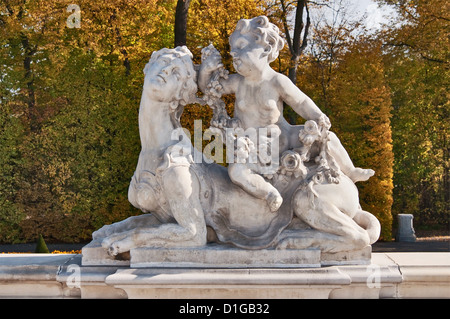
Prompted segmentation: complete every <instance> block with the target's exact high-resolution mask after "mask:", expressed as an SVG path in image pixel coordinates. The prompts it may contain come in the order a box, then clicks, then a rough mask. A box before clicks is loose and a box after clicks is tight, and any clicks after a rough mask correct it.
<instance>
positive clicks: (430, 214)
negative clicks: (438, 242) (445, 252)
mask: <svg viewBox="0 0 450 319" xmlns="http://www.w3.org/2000/svg"><path fill="white" fill-rule="evenodd" d="M380 2H383V3H388V4H391V5H392V6H393V8H395V9H396V13H397V14H396V15H395V17H394V18H393V21H391V24H392V25H397V26H398V27H397V28H393V29H391V30H387V31H386V32H385V33H384V34H383V41H384V43H385V45H384V51H385V65H386V71H387V72H386V73H387V76H386V78H387V80H388V82H389V86H390V87H391V90H392V101H393V112H392V113H393V117H392V130H393V140H394V153H395V162H394V185H395V187H394V206H393V210H394V212H395V214H398V213H410V214H413V215H414V217H415V221H414V222H415V225H416V226H418V227H419V228H429V229H430V228H431V229H432V228H437V229H442V228H444V229H447V231H448V227H449V220H450V218H449V212H450V209H449V208H450V207H449V205H450V204H449V203H450V197H449V196H450V180H449V167H450V160H449V137H450V136H449V132H450V127H449V123H450V120H449V109H450V107H449V100H450V99H449V93H448V87H449V83H450V82H449V80H450V78H449V71H448V70H449V66H450V60H449V58H450V53H449V48H450V43H449V41H450V40H449V34H450V27H449V23H448V21H449V19H450V16H449V12H450V10H449V9H450V4H449V3H448V1H443V0H436V1H422V0H416V1H409V0H395V1H394V0H389V1H380Z"/></svg>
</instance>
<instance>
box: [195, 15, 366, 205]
mask: <svg viewBox="0 0 450 319" xmlns="http://www.w3.org/2000/svg"><path fill="white" fill-rule="evenodd" d="M230 47H231V51H230V54H231V56H232V58H233V66H234V68H235V70H236V72H237V73H236V74H231V75H228V76H227V77H222V78H221V79H220V80H219V84H220V86H219V91H220V93H222V94H230V93H235V95H236V101H235V108H234V118H235V121H236V122H237V123H239V124H240V127H241V128H242V129H244V130H247V129H250V128H254V129H259V128H268V129H270V130H271V132H272V134H271V136H272V138H279V139H280V140H279V150H280V153H283V152H284V151H286V150H288V149H292V148H298V147H301V146H303V145H304V143H303V144H299V142H300V141H299V139H298V136H299V131H300V132H301V131H302V130H303V126H291V125H289V124H288V123H287V121H286V120H285V119H284V117H283V103H287V104H288V105H290V106H291V107H292V109H293V110H294V111H295V112H296V113H297V114H298V115H300V116H301V117H303V118H304V119H306V120H312V121H315V122H316V123H317V125H318V128H319V131H324V132H326V133H324V134H326V138H327V139H328V140H329V143H328V145H329V155H330V158H331V157H332V158H334V159H335V160H336V162H337V164H338V166H339V167H340V169H341V170H342V171H343V172H344V174H345V175H347V176H348V177H350V178H351V179H352V180H353V181H354V182H357V181H364V180H367V179H369V178H370V177H371V176H372V175H373V174H374V171H373V170H371V169H361V168H356V167H354V165H353V163H352V161H351V159H350V157H349V156H348V154H347V152H346V150H345V149H344V147H343V146H342V144H341V143H340V141H339V139H338V138H337V137H336V135H335V134H333V133H331V132H329V131H328V129H329V128H330V126H331V125H330V121H329V119H328V117H327V116H326V115H325V114H324V113H323V112H322V111H321V110H320V109H319V108H318V107H317V105H316V104H315V103H314V102H313V101H312V100H311V99H310V98H309V97H308V96H306V95H305V94H304V93H303V92H302V91H300V90H299V89H298V88H297V86H295V85H294V84H293V83H292V82H291V80H290V79H289V78H288V77H286V76H285V75H283V74H280V73H278V72H276V71H275V70H273V69H272V68H271V67H270V63H271V62H273V61H274V60H275V59H276V58H277V57H278V54H279V51H280V50H281V49H282V48H283V47H284V40H283V39H282V38H281V36H280V35H279V30H278V27H277V26H275V25H274V24H272V23H270V22H269V20H268V19H267V17H265V16H260V17H257V18H253V19H243V20H240V21H239V22H238V24H237V26H236V29H235V31H234V32H233V33H232V35H231V37H230ZM211 51H212V49H211V48H210V49H209V50H208V57H207V58H205V59H202V65H201V68H200V73H199V87H200V89H201V90H202V91H204V92H205V93H208V84H209V83H210V82H211V78H212V77H213V76H214V75H215V73H216V72H217V71H218V70H220V69H221V68H223V65H222V63H221V62H220V61H221V58H220V55H218V52H217V51H213V52H212V53H211ZM217 87H218V86H217V85H215V86H214V88H215V90H216V91H217V90H218V89H217ZM302 134H303V133H300V135H302ZM315 146H317V145H315ZM310 152H311V153H312V156H318V155H319V152H320V149H317V148H316V150H314V148H313V149H312V150H310ZM228 167H229V169H228V173H229V175H230V178H231V180H232V181H233V182H234V183H236V184H237V185H239V186H241V187H242V188H243V189H244V190H246V191H247V192H248V193H250V194H252V195H253V196H255V197H258V198H261V199H265V200H266V201H267V203H268V205H269V207H270V209H271V210H272V211H277V210H278V209H279V207H280V206H281V204H282V202H283V198H282V196H281V194H280V193H279V191H278V190H277V189H276V188H275V187H274V186H273V185H272V184H270V183H269V182H266V181H265V180H264V178H263V177H262V176H261V169H260V165H259V166H258V165H252V164H249V163H233V164H230V165H229V166H228Z"/></svg>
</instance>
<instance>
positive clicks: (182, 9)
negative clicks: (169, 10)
mask: <svg viewBox="0 0 450 319" xmlns="http://www.w3.org/2000/svg"><path fill="white" fill-rule="evenodd" d="M190 3H191V0H178V2H177V9H176V12H175V47H177V46H182V45H186V29H187V16H188V10H189V4H190Z"/></svg>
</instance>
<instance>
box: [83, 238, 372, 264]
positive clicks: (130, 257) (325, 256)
mask: <svg viewBox="0 0 450 319" xmlns="http://www.w3.org/2000/svg"><path fill="white" fill-rule="evenodd" d="M371 253H372V247H371V246H367V247H365V248H363V249H361V250H357V251H345V252H339V253H322V252H321V251H320V250H318V249H302V250H296V249H280V250H277V249H259V250H244V249H239V248H235V247H232V246H227V245H217V244H208V245H207V246H205V247H200V248H136V249H132V250H131V251H130V252H129V253H127V254H126V255H119V256H117V257H118V258H117V257H116V258H114V257H111V256H109V255H108V254H107V252H106V250H105V249H104V248H103V247H102V246H101V244H100V242H99V241H92V242H91V243H89V244H88V245H86V246H84V247H83V249H82V254H83V259H82V265H83V266H130V267H132V268H146V267H167V268H185V267H199V268H205V267H210V268H317V267H320V266H334V265H368V264H370V258H371Z"/></svg>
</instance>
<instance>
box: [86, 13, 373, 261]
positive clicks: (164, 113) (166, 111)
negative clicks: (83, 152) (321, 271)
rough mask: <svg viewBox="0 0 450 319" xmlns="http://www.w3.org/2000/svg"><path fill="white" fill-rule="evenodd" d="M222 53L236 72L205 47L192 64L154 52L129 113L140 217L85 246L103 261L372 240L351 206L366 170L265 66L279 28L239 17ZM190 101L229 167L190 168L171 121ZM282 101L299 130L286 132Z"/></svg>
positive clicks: (185, 53)
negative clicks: (144, 251)
mask: <svg viewBox="0 0 450 319" xmlns="http://www.w3.org/2000/svg"><path fill="white" fill-rule="evenodd" d="M230 46H231V56H232V57H233V66H234V68H235V70H236V72H237V73H236V74H229V72H228V71H227V70H225V69H224V67H223V64H222V63H221V57H220V54H219V53H218V51H217V50H215V49H214V47H212V46H209V47H207V48H205V49H204V50H203V52H202V63H201V65H200V66H199V67H196V66H194V65H193V63H192V54H191V53H190V52H189V50H188V49H187V48H186V47H177V48H175V49H162V50H160V51H157V52H154V53H153V54H152V57H151V59H150V61H149V63H148V65H147V66H146V67H145V70H144V72H145V81H144V87H143V93H142V99H141V106H140V111H139V132H140V137H141V144H142V150H141V153H140V156H139V160H138V164H137V167H136V171H135V173H134V175H133V178H132V180H131V184H130V188H129V200H130V202H131V204H133V205H134V206H135V207H137V208H139V209H140V210H142V211H143V212H144V213H145V214H143V215H141V216H136V217H130V218H128V219H126V220H124V221H122V222H119V223H116V224H112V225H107V226H104V227H103V228H101V229H100V230H98V231H96V232H94V234H93V238H94V240H97V241H101V243H102V247H104V249H107V250H108V252H109V254H110V255H112V256H115V255H118V254H120V253H123V252H127V251H130V250H133V249H136V248H140V247H154V248H158V247H174V248H177V247H199V248H200V247H204V246H207V245H209V244H208V243H209V242H211V241H214V242H215V243H218V244H231V245H233V246H235V247H239V248H242V249H309V248H316V249H320V250H321V251H323V252H329V253H335V252H342V251H355V250H359V249H362V248H364V247H366V246H368V245H370V244H372V243H374V242H375V241H376V240H377V239H378V237H379V233H380V224H379V222H378V220H377V219H376V218H375V217H374V216H373V215H371V214H370V213H368V212H366V211H363V210H362V209H361V207H360V205H359V197H358V190H357V188H356V186H355V184H354V183H355V182H358V181H365V180H367V179H368V178H370V177H371V176H372V175H373V174H374V171H372V170H370V169H361V168H356V167H354V165H353V163H352V161H351V159H350V158H349V156H348V154H347V152H346V151H345V149H344V147H343V146H342V144H341V143H340V141H339V139H338V138H337V137H336V135H335V134H333V133H332V132H330V131H329V128H330V126H331V125H330V121H329V119H328V118H327V116H326V115H325V114H323V112H322V111H321V110H320V109H319V108H318V107H317V106H316V105H315V104H314V102H313V101H312V100H311V99H310V98H309V97H307V96H306V95H305V94H304V93H302V92H301V91H300V90H299V89H298V88H297V87H296V86H295V85H294V84H293V83H292V82H291V81H290V80H289V79H288V78H287V77H286V76H284V75H282V74H280V73H277V72H276V71H274V70H273V69H272V68H271V67H270V65H269V63H270V62H272V61H273V60H274V59H276V57H277V56H278V52H279V51H280V49H281V48H282V47H283V46H284V42H283V39H282V38H281V37H280V36H279V32H278V29H277V27H276V26H275V25H273V24H271V23H270V22H269V20H268V19H267V17H264V16H261V17H257V18H254V19H250V20H246V19H244V20H241V21H239V23H238V24H237V27H236V30H235V31H234V32H233V34H232V35H231V37H230ZM197 80H198V81H197ZM197 84H198V87H199V88H200V90H201V91H202V92H203V93H204V94H203V97H202V98H199V97H198V96H197ZM228 93H235V96H236V101H235V113H234V117H233V118H230V117H229V116H228V115H227V114H226V111H225V108H224V102H223V101H222V100H221V96H222V94H228ZM190 103H201V104H205V103H206V104H208V105H209V106H210V107H211V108H213V110H214V115H213V119H212V122H211V128H212V130H215V132H218V134H221V135H222V138H223V140H224V141H226V143H227V145H228V144H230V145H234V154H231V158H232V159H234V160H232V161H231V162H230V163H229V165H228V168H225V167H223V166H221V165H218V164H216V163H212V164H207V163H206V162H204V161H203V162H197V161H194V160H193V158H198V153H195V152H198V151H197V150H196V149H195V148H194V147H193V146H192V144H191V142H190V140H189V138H188V137H187V136H186V134H185V133H184V131H183V130H182V129H181V125H180V121H179V119H180V116H181V114H182V112H183V108H184V106H185V105H187V104H190ZM283 103H287V104H288V105H290V106H291V107H292V108H293V109H294V110H295V111H296V112H297V113H298V114H299V115H300V116H302V117H303V118H305V119H306V120H307V122H306V123H305V125H290V124H289V123H288V122H287V121H286V120H285V119H284V117H283V115H282V114H283ZM261 132H263V134H262V133H261ZM227 151H228V149H227ZM230 153H233V152H230ZM228 155H229V154H227V156H228ZM200 158H201V154H200Z"/></svg>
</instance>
